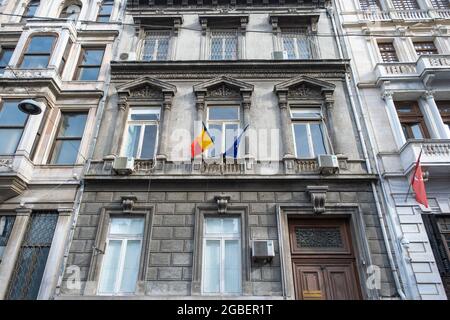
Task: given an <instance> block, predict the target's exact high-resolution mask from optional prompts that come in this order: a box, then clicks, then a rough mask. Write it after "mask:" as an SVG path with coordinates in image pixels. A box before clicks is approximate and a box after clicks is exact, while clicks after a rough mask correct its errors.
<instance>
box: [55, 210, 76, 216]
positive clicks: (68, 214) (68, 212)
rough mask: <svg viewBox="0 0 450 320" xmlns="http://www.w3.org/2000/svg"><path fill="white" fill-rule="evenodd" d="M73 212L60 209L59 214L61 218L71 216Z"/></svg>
mask: <svg viewBox="0 0 450 320" xmlns="http://www.w3.org/2000/svg"><path fill="white" fill-rule="evenodd" d="M72 212H73V208H58V214H59V215H60V216H70V215H71V214H72Z"/></svg>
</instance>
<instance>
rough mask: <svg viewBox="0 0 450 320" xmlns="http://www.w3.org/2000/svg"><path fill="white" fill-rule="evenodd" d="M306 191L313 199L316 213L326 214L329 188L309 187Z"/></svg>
mask: <svg viewBox="0 0 450 320" xmlns="http://www.w3.org/2000/svg"><path fill="white" fill-rule="evenodd" d="M306 191H307V192H308V194H309V195H310V197H311V203H312V205H313V208H314V213H323V212H325V203H326V198H327V191H328V186H307V187H306Z"/></svg>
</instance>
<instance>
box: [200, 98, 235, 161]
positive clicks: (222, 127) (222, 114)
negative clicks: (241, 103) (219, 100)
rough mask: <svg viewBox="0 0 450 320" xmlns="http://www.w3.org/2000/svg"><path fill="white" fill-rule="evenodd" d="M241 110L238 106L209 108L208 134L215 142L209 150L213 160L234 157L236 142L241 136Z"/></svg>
mask: <svg viewBox="0 0 450 320" xmlns="http://www.w3.org/2000/svg"><path fill="white" fill-rule="evenodd" d="M239 124H240V110H239V107H238V106H211V107H208V124H207V128H208V132H209V134H210V135H211V138H212V139H213V141H214V146H213V147H212V148H210V149H209V151H208V156H209V157H211V158H214V157H220V156H222V155H224V154H225V156H229V157H232V158H233V157H234V142H235V141H236V139H237V137H238V134H239Z"/></svg>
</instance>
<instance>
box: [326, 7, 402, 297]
mask: <svg viewBox="0 0 450 320" xmlns="http://www.w3.org/2000/svg"><path fill="white" fill-rule="evenodd" d="M333 6H334V7H335V8H336V2H335V1H333ZM327 14H328V16H329V17H330V19H331V24H332V27H333V34H334V35H335V38H336V44H337V47H338V52H339V58H340V59H344V51H343V49H342V46H341V42H342V41H344V40H343V39H344V37H343V34H342V33H339V32H338V28H337V27H336V21H335V19H334V12H333V9H332V7H327ZM344 45H345V43H344ZM349 69H350V73H349V72H346V74H345V83H346V86H347V90H348V93H349V99H350V106H351V109H352V112H353V115H354V118H355V124H356V128H357V131H358V136H359V139H360V140H361V147H362V151H363V155H364V160H365V162H366V166H367V171H368V173H372V166H371V164H370V160H369V155H368V152H367V146H366V141H365V137H364V135H363V132H362V129H361V123H360V116H359V114H358V112H357V110H356V104H355V101H354V99H353V95H352V93H351V84H350V77H352V78H354V76H355V75H354V73H353V69H352V67H351V65H349ZM355 90H356V96H357V98H358V102H359V103H360V105H361V106H362V101H361V98H360V96H359V91H358V88H357V86H356V85H355ZM362 118H363V120H364V122H365V124H366V126H367V123H366V119H365V117H364V113H362ZM368 138H369V144H370V146H371V152H372V154H373V155H375V154H376V153H375V150H374V147H373V140H372V139H371V136H370V134H368ZM375 166H376V174H377V175H378V176H379V177H380V179H381V174H380V169H379V166H378V162H377V161H376V160H375ZM371 186H372V192H373V194H374V199H375V205H376V208H377V217H378V220H379V222H380V227H381V233H382V235H383V240H384V243H385V246H386V251H387V256H388V260H389V265H390V268H391V271H392V275H393V277H394V282H395V286H396V289H397V292H398V294H399V296H400V298H401V299H402V300H405V299H406V296H405V293H404V292H403V288H402V285H401V282H400V276H399V271H398V269H397V267H396V265H395V261H394V257H393V255H392V251H391V245H390V243H389V238H388V234H387V230H386V224H385V221H384V217H383V213H382V210H381V205H380V202H379V198H378V192H377V190H376V186H375V183H374V182H371ZM382 186H383V184H382ZM390 227H391V225H390ZM393 239H395V237H394V238H393Z"/></svg>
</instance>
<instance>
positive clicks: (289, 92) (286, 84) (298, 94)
mask: <svg viewBox="0 0 450 320" xmlns="http://www.w3.org/2000/svg"><path fill="white" fill-rule="evenodd" d="M334 88H335V85H334V84H332V83H329V82H326V81H323V80H319V79H316V78H312V77H308V76H304V75H301V76H298V77H295V78H292V79H289V80H287V81H283V82H281V83H279V84H277V85H275V87H274V91H275V92H276V93H277V95H278V99H279V102H280V103H281V102H285V101H286V102H287V100H292V99H324V100H326V101H327V102H332V101H333V98H332V97H333V92H334Z"/></svg>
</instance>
